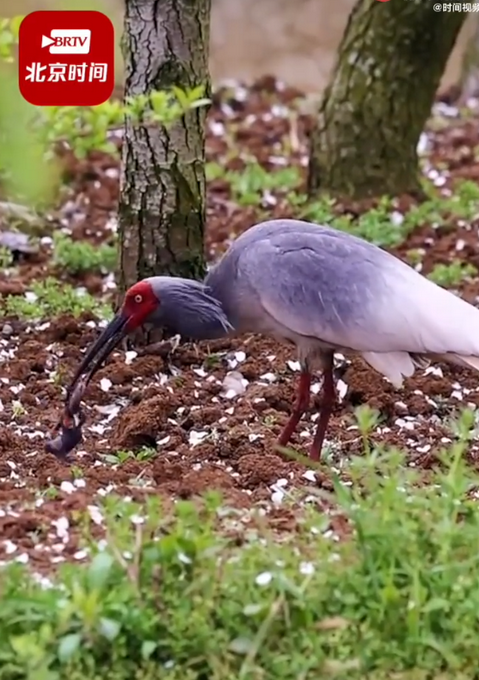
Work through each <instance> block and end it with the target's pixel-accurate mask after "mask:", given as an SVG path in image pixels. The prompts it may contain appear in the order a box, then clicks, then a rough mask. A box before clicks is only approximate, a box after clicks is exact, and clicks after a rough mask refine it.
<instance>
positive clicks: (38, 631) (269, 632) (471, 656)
mask: <svg viewBox="0 0 479 680" xmlns="http://www.w3.org/2000/svg"><path fill="white" fill-rule="evenodd" d="M460 422H461V421H460ZM464 422H466V421H465V420H464ZM464 422H463V425H464ZM458 432H459V434H460V436H461V437H462V440H461V439H459V440H458V441H457V443H456V444H454V445H453V446H452V447H451V449H450V450H449V451H448V452H447V453H446V452H444V454H443V455H442V457H443V459H444V463H443V464H442V466H441V467H442V470H439V466H438V470H437V471H436V472H434V473H433V475H432V476H433V478H432V480H431V481H432V483H431V484H430V485H428V486H421V485H418V484H417V481H418V476H417V475H418V473H417V472H415V471H413V470H412V469H409V468H407V467H406V465H405V461H404V459H403V456H402V454H400V453H399V452H397V451H393V450H389V451H381V450H377V449H374V448H373V449H372V451H371V453H370V454H367V455H365V456H364V457H363V458H357V459H353V460H352V462H351V463H350V467H349V469H348V472H349V474H350V476H351V480H352V482H353V483H352V484H351V485H350V486H345V485H344V484H342V483H341V482H340V480H339V479H335V480H334V482H335V490H334V493H333V494H332V495H331V497H330V498H329V500H330V501H331V502H332V503H333V505H334V506H335V507H336V510H335V511H334V512H335V513H336V514H342V515H344V516H346V517H347V518H348V521H349V523H350V529H351V537H350V538H349V539H344V540H342V541H336V540H334V539H333V538H332V537H331V536H330V535H329V534H328V533H327V532H326V529H327V527H328V523H329V521H330V517H329V516H328V515H326V514H324V513H322V512H320V511H319V512H318V511H316V510H315V509H313V508H310V509H309V510H308V509H306V510H304V511H303V512H302V513H300V512H299V511H297V516H298V518H299V524H300V530H299V531H298V533H296V534H295V535H289V536H288V537H283V538H281V537H279V536H276V535H274V534H272V533H271V531H270V529H268V525H267V522H266V521H265V520H264V519H262V520H261V519H258V522H257V523H256V524H254V525H253V524H251V523H248V522H247V521H245V523H244V524H243V531H241V530H239V529H238V528H239V527H241V526H242V524H241V516H240V514H239V513H238V511H237V510H234V509H232V508H228V506H227V505H225V504H223V503H222V501H221V498H220V497H219V496H217V495H216V494H209V495H208V496H206V497H205V498H204V499H203V502H202V507H201V508H200V507H199V505H198V503H196V504H195V505H193V504H192V503H189V502H179V503H177V505H176V507H175V513H174V515H169V514H167V513H166V512H164V511H163V510H162V508H161V502H160V500H159V499H158V498H150V499H149V501H148V502H147V503H146V505H142V506H138V505H136V504H134V503H126V502H124V501H122V500H121V499H118V498H114V497H111V498H107V499H106V500H105V501H104V506H103V513H104V516H105V517H106V524H107V526H108V532H107V533H108V544H107V548H106V549H105V550H104V551H103V552H98V551H96V548H95V544H94V542H93V541H90V545H91V548H92V551H93V553H94V555H93V559H92V561H91V563H90V564H89V565H88V566H79V565H66V566H64V567H63V568H62V569H61V572H60V577H59V579H58V581H57V583H58V584H61V585H58V586H56V587H53V588H48V589H45V588H42V587H41V586H39V585H37V584H35V583H33V582H32V581H31V580H29V578H28V576H27V572H26V571H25V569H24V567H21V566H18V565H15V566H10V567H8V568H6V570H5V571H4V573H3V578H2V581H1V584H2V585H1V587H2V607H1V608H0V658H1V659H2V664H1V665H0V678H1V679H2V680H3V679H4V678H5V679H7V678H8V679H10V678H11V679H12V680H13V679H14V678H15V679H16V678H38V679H47V680H50V679H51V680H59V679H60V678H65V680H66V679H67V678H68V679H72V680H75V679H76V678H84V679H85V680H89V679H90V678H102V677H105V675H104V673H105V668H108V678H109V679H110V678H111V679H112V680H120V679H121V680H122V679H123V678H124V679H125V680H127V679H128V680H129V679H130V678H136V679H137V680H144V679H145V680H146V679H150V678H157V677H162V678H171V679H172V680H180V679H183V678H189V679H191V680H193V679H194V680H224V679H225V678H251V679H256V678H258V679H263V678H278V679H279V680H282V679H284V680H286V679H288V680H289V679H291V678H302V679H304V680H307V679H311V680H313V679H314V680H316V678H344V679H345V680H346V678H347V679H348V680H354V679H356V678H357V679H358V680H359V679H362V678H365V677H367V678H371V679H372V680H380V679H381V680H383V679H384V680H386V679H389V678H400V679H403V680H415V679H419V678H423V679H424V680H425V679H426V678H438V679H439V678H441V679H443V680H444V679H445V678H451V680H452V678H455V679H457V678H472V677H475V673H476V672H477V668H478V665H479V647H478V645H477V639H478V635H479V618H478V614H477V612H478V610H479V579H478V578H477V573H478V569H479V508H478V506H477V502H476V501H475V500H470V499H468V492H469V491H470V490H471V489H473V488H474V487H476V486H477V485H478V482H479V478H478V477H477V475H476V474H475V473H473V472H472V471H470V470H468V469H467V468H466V467H465V465H464V463H463V460H462V457H463V453H464V451H465V447H466V445H467V441H466V440H467V435H466V434H465V433H464V431H463V430H462V429H461V426H459V427H458ZM461 432H462V435H461ZM332 476H333V478H334V474H333V475H332ZM312 493H313V494H314V493H317V494H318V499H319V498H320V494H321V493H322V492H320V491H316V492H314V491H312ZM138 516H141V517H143V518H144V523H142V524H138V523H137V522H138ZM79 521H80V520H79ZM85 521H86V520H85ZM228 525H229V526H235V527H236V528H237V532H236V533H239V534H242V538H243V542H241V541H238V540H237V538H233V539H231V538H228V535H227V533H226V532H225V531H220V530H219V527H220V526H223V527H227V526H228ZM85 526H86V525H85ZM85 535H86V536H87V535H88V529H87V528H85ZM87 540H88V539H87ZM95 551H96V554H95Z"/></svg>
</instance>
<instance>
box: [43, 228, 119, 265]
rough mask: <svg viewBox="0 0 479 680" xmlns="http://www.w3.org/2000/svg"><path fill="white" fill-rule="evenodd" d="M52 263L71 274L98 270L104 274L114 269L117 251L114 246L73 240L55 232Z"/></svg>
mask: <svg viewBox="0 0 479 680" xmlns="http://www.w3.org/2000/svg"><path fill="white" fill-rule="evenodd" d="M53 246H54V250H53V264H55V265H57V266H59V267H60V268H61V269H63V270H65V271H67V272H69V273H71V274H81V273H84V272H99V273H104V274H106V273H107V272H111V271H113V270H114V269H115V266H116V262H117V257H118V251H117V248H116V247H115V246H112V245H108V244H101V245H97V246H94V245H92V244H91V243H88V242H87V241H73V240H72V239H71V238H70V237H69V236H66V235H65V234H62V233H61V232H57V233H56V234H54V236H53Z"/></svg>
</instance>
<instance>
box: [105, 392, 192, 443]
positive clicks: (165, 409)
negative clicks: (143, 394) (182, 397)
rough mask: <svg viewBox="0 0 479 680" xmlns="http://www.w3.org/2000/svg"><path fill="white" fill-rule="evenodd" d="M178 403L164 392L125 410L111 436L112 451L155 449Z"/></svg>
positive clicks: (176, 399) (173, 397)
mask: <svg viewBox="0 0 479 680" xmlns="http://www.w3.org/2000/svg"><path fill="white" fill-rule="evenodd" d="M179 406H180V401H179V400H178V398H176V397H175V396H173V395H171V394H169V393H168V392H166V390H165V393H164V394H163V395H158V396H156V397H152V398H151V399H145V400H143V401H141V402H140V403H139V404H137V405H135V406H130V407H129V408H126V409H125V410H124V411H123V412H122V414H121V417H120V418H118V420H117V423H116V426H115V428H114V430H113V432H112V435H111V445H112V447H113V448H114V449H122V450H132V451H135V450H137V449H139V448H141V447H143V446H148V447H156V441H157V439H158V438H161V437H162V436H164V435H165V434H166V423H167V419H168V418H171V417H173V416H174V414H175V411H176V409H177V408H178V407H179Z"/></svg>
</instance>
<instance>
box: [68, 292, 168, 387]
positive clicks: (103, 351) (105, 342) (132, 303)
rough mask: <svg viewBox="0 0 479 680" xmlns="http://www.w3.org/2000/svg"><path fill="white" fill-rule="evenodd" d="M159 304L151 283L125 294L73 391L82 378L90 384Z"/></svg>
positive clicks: (80, 369) (92, 348)
mask: <svg viewBox="0 0 479 680" xmlns="http://www.w3.org/2000/svg"><path fill="white" fill-rule="evenodd" d="M159 304H160V303H159V300H158V298H157V297H156V295H155V293H154V290H153V288H152V286H151V285H150V283H149V282H148V281H139V282H138V283H136V284H135V285H134V286H132V287H131V288H130V289H129V290H127V292H126V294H125V299H124V300H123V304H122V306H121V308H120V309H119V310H118V312H117V314H116V315H115V316H114V317H113V319H112V320H111V321H110V323H109V324H108V326H107V327H106V328H105V329H104V330H103V332H102V333H100V335H99V337H98V338H97V339H96V340H95V342H93V344H92V345H91V346H90V347H89V348H88V350H87V353H86V354H85V356H84V357H83V361H82V362H81V364H80V366H79V367H78V369H77V371H76V373H75V375H74V377H73V380H72V382H71V389H73V388H74V387H75V385H76V383H77V381H78V380H79V378H80V377H81V376H87V381H88V380H90V378H91V377H92V375H93V374H94V373H96V371H97V370H98V368H99V367H100V366H101V364H102V362H103V361H104V360H105V359H106V358H107V357H108V355H109V354H110V353H111V352H112V351H113V350H114V349H115V347H116V346H117V345H118V344H119V343H120V341H121V340H122V339H123V338H124V337H125V336H126V335H128V333H131V332H132V331H134V330H135V329H136V328H138V327H139V326H141V325H142V324H143V323H145V322H146V320H147V318H148V316H149V315H150V314H151V313H152V312H154V311H155V310H156V309H157V308H158V306H159Z"/></svg>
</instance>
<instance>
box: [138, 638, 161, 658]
mask: <svg viewBox="0 0 479 680" xmlns="http://www.w3.org/2000/svg"><path fill="white" fill-rule="evenodd" d="M157 647H158V643H157V642H154V641H153V640H145V641H144V642H143V644H142V645H141V658H142V659H145V660H146V659H149V658H150V656H151V655H152V654H153V652H154V651H155V649H156V648H157Z"/></svg>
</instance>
